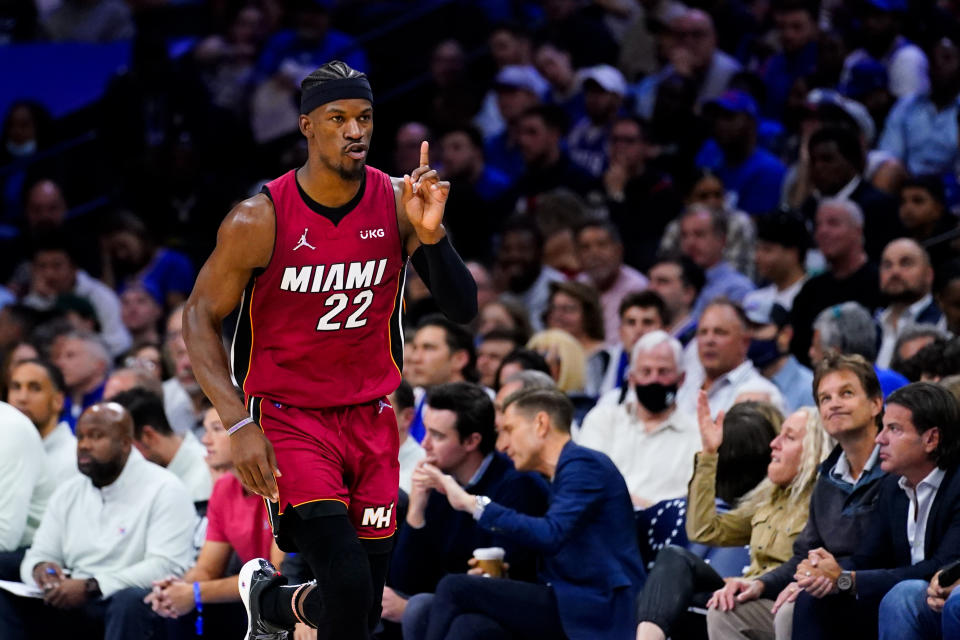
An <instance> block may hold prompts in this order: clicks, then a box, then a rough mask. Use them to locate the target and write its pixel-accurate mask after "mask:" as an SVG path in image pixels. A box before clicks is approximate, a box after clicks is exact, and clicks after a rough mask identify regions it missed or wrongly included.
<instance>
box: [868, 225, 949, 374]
mask: <svg viewBox="0 0 960 640" xmlns="http://www.w3.org/2000/svg"><path fill="white" fill-rule="evenodd" d="M932 288H933V267H931V266H930V256H928V255H927V252H926V251H925V250H924V249H923V247H921V246H920V245H919V244H918V243H917V241H916V240H912V239H910V238H897V239H896V240H893V241H892V242H890V244H888V245H887V246H886V247H885V248H884V249H883V254H882V257H881V258H880V293H881V294H883V296H884V297H885V298H886V300H887V301H888V303H889V306H888V307H887V308H885V309H881V310H880V311H878V312H877V322H878V323H879V325H880V331H881V333H882V340H881V342H880V352H879V353H878V354H877V366H878V367H880V368H882V369H888V368H890V362H891V360H893V352H894V348H895V346H896V344H897V338H899V337H900V334H902V333H903V331H904V329H906V328H907V327H909V326H911V325H915V324H932V325H936V326H938V327H940V328H941V329H945V328H946V321H945V320H944V318H943V312H942V311H940V307H938V306H937V303H936V302H935V301H934V299H933V295H932V294H931V289H932Z"/></svg>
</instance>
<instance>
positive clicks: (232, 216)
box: [220, 193, 277, 237]
mask: <svg viewBox="0 0 960 640" xmlns="http://www.w3.org/2000/svg"><path fill="white" fill-rule="evenodd" d="M276 218H277V213H276V209H274V206H273V201H271V200H270V198H269V197H268V196H267V195H266V194H263V193H258V194H257V195H255V196H253V197H250V198H247V199H246V200H241V201H240V202H238V203H237V204H236V205H234V207H233V209H231V210H230V213H228V214H227V217H226V218H224V220H223V224H221V225H220V235H221V236H222V237H223V236H226V237H231V236H240V237H247V236H259V235H260V234H262V233H264V232H269V234H270V237H272V236H273V232H274V227H275V225H276Z"/></svg>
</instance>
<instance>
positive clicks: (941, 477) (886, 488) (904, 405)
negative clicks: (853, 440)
mask: <svg viewBox="0 0 960 640" xmlns="http://www.w3.org/2000/svg"><path fill="white" fill-rule="evenodd" d="M876 442H877V444H879V445H880V454H879V457H880V461H881V463H880V466H881V468H882V469H883V470H884V471H886V472H887V474H888V475H887V477H886V478H884V480H883V481H882V484H881V486H880V491H879V495H878V498H877V506H876V511H875V512H874V518H873V521H872V525H871V527H870V529H869V531H868V534H867V536H866V539H864V540H863V542H862V544H861V545H860V549H859V550H858V552H857V553H855V554H854V555H853V556H852V557H851V558H848V559H845V560H843V561H841V562H840V563H838V562H837V561H836V560H835V559H834V557H833V556H832V555H831V554H830V553H829V552H827V551H826V550H824V549H814V550H812V551H811V552H810V555H809V558H808V559H807V560H805V561H803V562H801V563H800V565H799V566H798V567H797V572H796V575H795V579H796V580H797V584H798V586H799V587H800V588H802V589H805V591H806V593H804V594H803V595H801V596H800V597H799V598H798V599H797V603H796V606H795V607H794V612H793V616H794V617H793V634H794V637H795V638H804V640H807V639H810V640H814V639H820V638H838V639H843V640H853V639H854V638H861V637H862V638H875V637H876V632H877V610H878V608H879V606H880V601H881V599H882V598H883V597H884V596H885V595H886V593H887V592H888V591H890V589H892V588H893V587H894V585H896V584H897V582H899V581H901V580H909V579H920V580H924V581H926V580H929V579H930V577H931V576H933V574H934V573H936V571H937V570H938V569H940V567H942V566H944V565H946V564H947V563H949V562H950V561H952V560H955V559H957V558H960V473H958V466H960V406H958V405H957V400H956V399H955V398H954V396H953V395H952V394H951V393H950V392H949V391H947V390H946V389H945V388H943V387H941V386H939V385H936V384H932V383H929V382H916V383H914V384H910V385H907V386H905V387H903V388H901V389H898V390H897V391H894V392H893V393H892V394H890V397H889V398H887V408H886V411H885V413H884V415H883V430H882V431H880V433H879V434H878V435H877V438H876ZM924 586H925V583H924ZM904 613H905V612H904ZM894 617H899V616H894ZM887 633H888V634H889V629H888V630H887ZM888 637H893V636H888ZM896 637H900V638H902V637H904V636H903V635H897V636H896Z"/></svg>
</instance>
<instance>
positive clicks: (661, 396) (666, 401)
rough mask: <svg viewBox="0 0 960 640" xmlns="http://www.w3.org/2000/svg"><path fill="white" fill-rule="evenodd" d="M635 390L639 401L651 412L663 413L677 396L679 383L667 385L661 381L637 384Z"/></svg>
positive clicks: (634, 386)
mask: <svg viewBox="0 0 960 640" xmlns="http://www.w3.org/2000/svg"><path fill="white" fill-rule="evenodd" d="M633 390H634V392H635V393H636V394H637V401H638V402H639V403H640V404H642V405H643V408H644V409H646V410H647V411H649V412H650V413H654V414H656V413H662V412H663V411H664V410H666V408H667V407H669V406H670V405H672V404H673V401H674V400H675V399H676V397H677V385H675V384H671V385H665V384H660V383H659V382H651V383H650V384H635V385H633Z"/></svg>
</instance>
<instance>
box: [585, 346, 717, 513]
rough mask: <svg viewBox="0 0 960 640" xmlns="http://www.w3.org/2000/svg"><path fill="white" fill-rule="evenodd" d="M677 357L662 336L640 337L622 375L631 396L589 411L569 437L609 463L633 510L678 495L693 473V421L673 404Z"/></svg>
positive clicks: (678, 380) (679, 368)
mask: <svg viewBox="0 0 960 640" xmlns="http://www.w3.org/2000/svg"><path fill="white" fill-rule="evenodd" d="M682 358H683V348H682V347H681V346H680V343H679V342H678V341H677V339H676V338H672V337H670V335H669V334H667V333H666V332H665V331H662V330H656V331H652V332H650V333H648V334H646V335H645V336H643V337H641V338H640V339H639V340H637V342H636V344H635V345H634V347H633V352H632V357H631V365H630V373H629V374H628V381H629V384H630V386H631V388H632V390H633V394H631V395H630V396H629V399H628V400H627V401H625V402H623V403H620V404H614V403H608V404H602V405H599V406H597V407H594V408H593V409H592V410H591V411H590V413H588V414H587V416H586V418H584V420H583V424H582V425H581V427H580V431H579V432H578V434H577V436H576V438H575V439H576V442H577V444H579V445H580V446H582V447H588V448H590V449H594V450H596V451H600V452H602V453H604V454H605V455H607V456H608V457H609V458H610V459H611V460H612V461H613V463H614V464H615V465H616V467H617V470H618V471H620V474H621V475H622V476H623V478H624V480H625V481H626V483H627V489H629V491H630V498H631V500H632V501H633V504H634V506H637V507H642V508H646V507H649V506H651V505H653V504H656V503H657V502H660V501H661V500H668V499H671V498H678V497H680V496H682V495H684V493H685V491H686V487H687V483H688V482H689V481H690V475H691V474H692V473H693V454H694V453H696V452H697V450H698V446H699V441H698V438H697V431H696V428H695V426H694V419H693V415H692V414H686V413H684V412H682V411H679V410H678V408H677V405H676V397H677V389H678V388H679V386H680V385H681V384H682V383H683V375H684V372H683V363H682Z"/></svg>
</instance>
